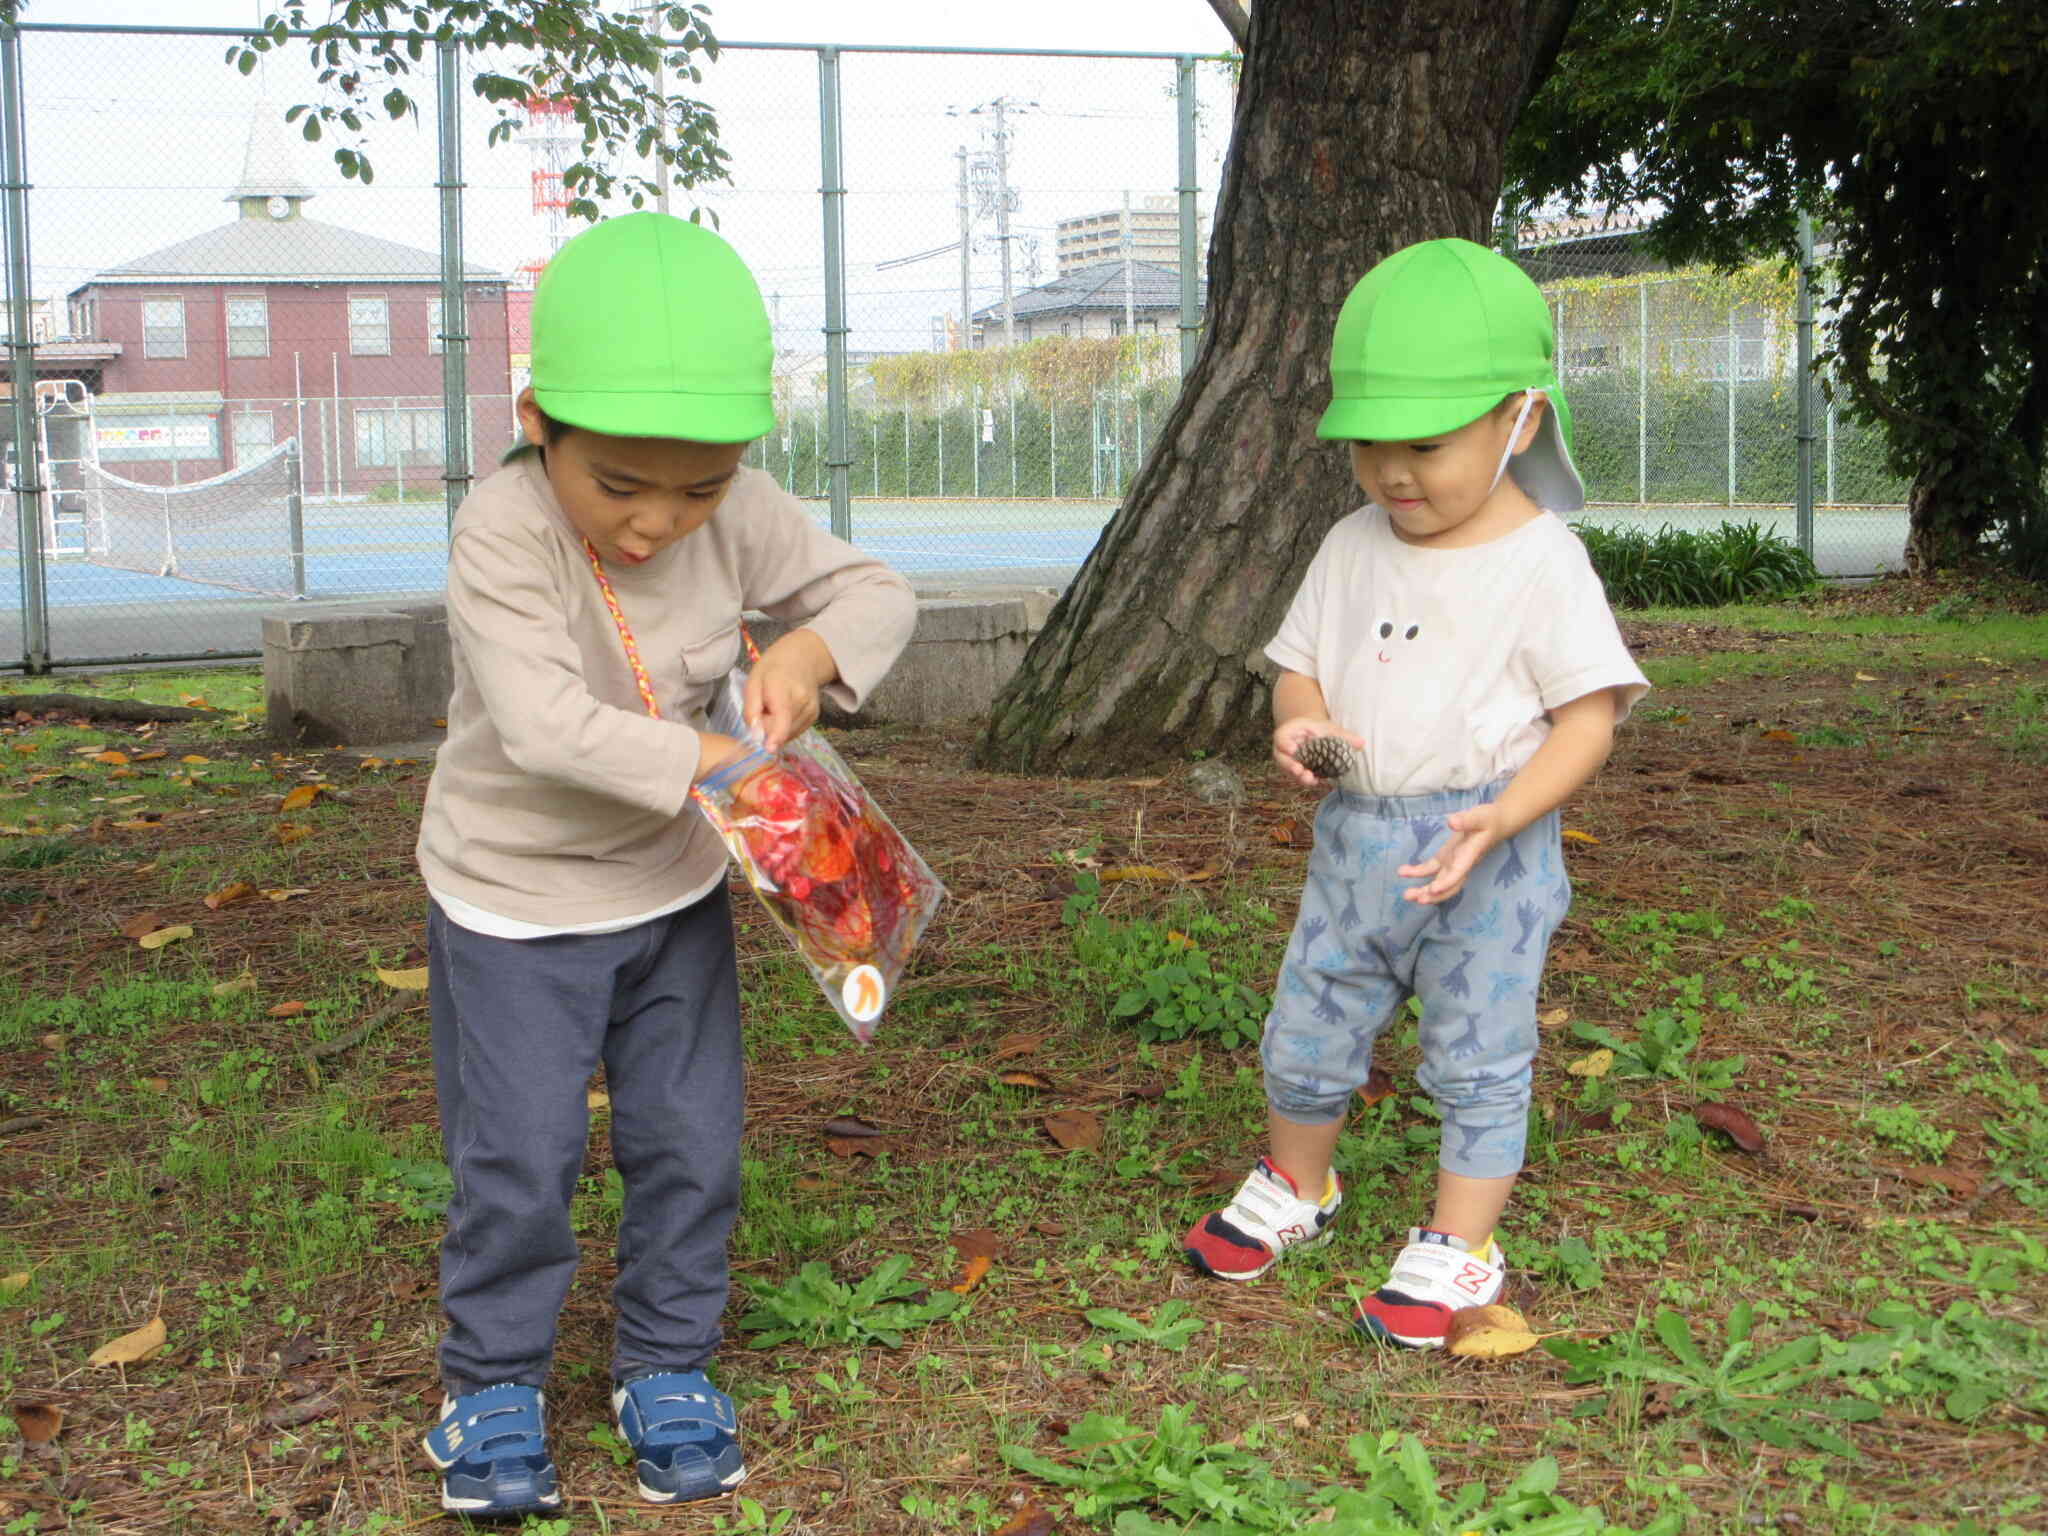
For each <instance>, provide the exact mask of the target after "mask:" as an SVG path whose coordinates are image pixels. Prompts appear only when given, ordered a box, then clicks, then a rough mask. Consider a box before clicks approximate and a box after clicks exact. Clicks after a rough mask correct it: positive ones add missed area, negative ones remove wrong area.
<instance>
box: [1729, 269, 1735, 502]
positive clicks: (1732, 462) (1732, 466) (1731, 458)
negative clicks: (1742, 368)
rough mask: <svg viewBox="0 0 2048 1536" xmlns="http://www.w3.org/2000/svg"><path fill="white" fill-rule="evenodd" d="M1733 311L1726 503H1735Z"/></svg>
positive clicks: (1732, 315)
mask: <svg viewBox="0 0 2048 1536" xmlns="http://www.w3.org/2000/svg"><path fill="white" fill-rule="evenodd" d="M1735 373H1736V368H1735V311H1734V310H1733V309H1730V310H1729V311H1728V505H1729V506H1731V507H1732V506H1734V505H1735Z"/></svg>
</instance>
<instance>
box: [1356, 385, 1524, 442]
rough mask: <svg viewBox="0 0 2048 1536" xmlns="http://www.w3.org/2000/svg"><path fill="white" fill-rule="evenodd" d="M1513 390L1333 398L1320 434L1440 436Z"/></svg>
mask: <svg viewBox="0 0 2048 1536" xmlns="http://www.w3.org/2000/svg"><path fill="white" fill-rule="evenodd" d="M1512 393H1513V391H1512V390H1495V391H1493V392H1491V393H1489V394H1484V395H1452V396H1448V397H1446V398H1443V399H1422V400H1417V399H1408V400H1360V399H1355V398H1354V399H1342V400H1332V401H1331V402H1330V405H1329V408H1328V409H1327V410H1325V411H1324V412H1323V419H1322V420H1321V421H1319V422H1317V423H1316V436H1317V437H1322V438H1330V439H1333V440H1343V441H1348V442H1356V443H1407V442H1413V441H1414V440H1415V439H1416V438H1418V437H1440V436H1442V435H1443V434H1444V433H1446V432H1455V431H1457V430H1458V428H1460V427H1462V426H1465V425H1467V424H1468V423H1470V422H1474V421H1477V420H1478V419H1479V418H1480V417H1482V416H1484V415H1485V414H1486V413H1487V412H1488V411H1490V410H1492V409H1493V408H1494V407H1495V406H1496V405H1499V404H1500V403H1501V401H1502V400H1503V399H1505V398H1506V397H1507V396H1508V395H1510V394H1512Z"/></svg>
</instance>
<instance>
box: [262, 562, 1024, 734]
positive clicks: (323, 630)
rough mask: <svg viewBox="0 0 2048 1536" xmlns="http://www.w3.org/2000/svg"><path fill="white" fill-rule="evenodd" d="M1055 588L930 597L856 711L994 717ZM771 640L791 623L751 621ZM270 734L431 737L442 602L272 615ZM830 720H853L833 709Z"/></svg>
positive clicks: (443, 628)
mask: <svg viewBox="0 0 2048 1536" xmlns="http://www.w3.org/2000/svg"><path fill="white" fill-rule="evenodd" d="M1053 601H1054V599H1053V594H1051V593H1049V592H1040V591H1035V590H1034V591H1022V592H1005V593H1001V594H999V595H975V596H960V597H951V596H949V597H925V598H921V599H920V600H919V602H918V609H917V628H916V630H915V631H914V632H913V634H912V636H911V640H910V644H909V645H908V646H907V647H906V648H905V650H904V652H903V656H902V659H901V660H899V661H898V662H897V663H896V667H895V670H894V671H892V672H891V673H890V674H889V676H888V679H887V680H886V681H885V682H884V683H883V684H882V686H881V687H880V688H878V689H876V690H875V694H874V697H873V698H871V699H869V700H868V702H867V704H866V706H865V707H864V708H863V709H862V710H861V711H860V713H859V715H858V716H857V717H852V718H857V719H858V720H860V721H861V722H862V723H876V722H890V723H895V724H904V725H931V724H935V723H937V722H939V721H942V720H961V719H970V718H974V717H977V716H981V715H985V714H987V713H988V708H989V706H990V704H992V703H993V702H994V701H995V696H996V692H997V690H999V689H1000V688H1001V687H1002V686H1003V684H1004V683H1006V682H1008V681H1009V679H1010V676H1011V674H1012V673H1014V672H1015V671H1016V670H1017V664H1018V663H1019V662H1020V661H1022V660H1023V657H1024V651H1025V648H1026V647H1028V646H1029V645H1030V644H1031V639H1032V637H1033V636H1034V635H1036V634H1037V633H1038V631H1039V630H1040V629H1041V628H1042V627H1043V626H1044V624H1045V619H1046V615H1047V614H1048V613H1050V612H1051V611H1052V605H1053ZM747 627H748V628H749V629H750V630H751V631H752V632H753V635H754V639H755V642H756V643H757V644H759V645H761V646H763V647H764V648H765V647H766V646H768V645H771V644H773V643H774V642H775V640H776V639H778V638H779V637H780V636H781V635H782V634H783V633H784V632H785V631H786V630H787V629H788V628H789V626H788V625H786V624H783V623H780V622H778V621H777V620H774V619H770V618H767V617H765V616H763V615H760V614H755V615H752V616H750V617H749V618H748V621H747ZM263 682H264V692H265V694H266V695H267V696H268V700H269V735H270V738H271V739H272V740H273V741H277V742H279V743H286V744H290V745H294V746H344V745H351V744H353V745H359V746H360V745H368V744H371V743H377V742H392V741H415V740H418V739H419V738H421V737H424V736H428V735H431V734H432V732H433V729H434V725H433V722H434V721H435V720H437V719H440V718H443V717H445V716H446V715H447V713H448V695H449V692H450V690H451V688H452V686H453V673H452V669H451V659H450V654H449V646H448V615H447V610H446V608H445V606H444V605H443V604H441V603H438V602H433V603H414V604H371V603H336V604H313V603H309V604H305V605H302V606H300V607H296V608H293V609H291V610H289V611H288V612H283V613H272V614H266V615H264V618H263ZM826 719H827V721H828V722H829V723H831V724H847V723H849V717H847V716H845V715H843V714H841V713H840V712H838V711H833V710H828V711H827V712H826Z"/></svg>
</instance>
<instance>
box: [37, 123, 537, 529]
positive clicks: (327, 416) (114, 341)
mask: <svg viewBox="0 0 2048 1536" xmlns="http://www.w3.org/2000/svg"><path fill="white" fill-rule="evenodd" d="M313 195H314V193H313V189H312V188H311V187H309V186H307V185H306V184H305V183H304V182H302V181H301V180H299V179H298V177H297V176H296V174H295V173H294V172H293V169H292V166H291V159H290V147H289V142H288V140H287V138H286V136H285V130H284V125H283V123H282V120H281V118H280V117H279V115H278V113H277V110H276V109H275V108H274V107H270V106H264V107H259V108H258V109H257V114H256V119H255V121H254V123H253V124H252V127H251V131H250V138H249V148H248V154H247V159H246V161H245V163H244V166H243V170H242V178H241V181H240V183H239V184H238V185H237V186H236V187H235V189H234V190H233V191H232V192H230V193H229V194H228V196H227V201H228V202H230V203H232V204H234V205H235V208H236V210H237V214H238V217H236V218H235V219H234V220H233V221H232V222H231V223H227V224H223V225H221V226H220V227H219V228H217V229H211V230H208V231H207V232H206V233H204V234H201V235H195V236H193V237H192V238H191V239H189V240H183V241H180V242H179V243H177V244H176V245H170V246H166V247H164V248H163V249H162V250H158V251H152V252H150V253H149V254H148V255H146V256H139V257H136V258H135V259H134V260H132V261H125V262H122V263H120V264H119V265H117V266H113V267H109V268H107V269H106V270H105V271H102V272H100V273H98V274H96V275H95V276H94V277H92V278H90V279H89V280H87V281H86V282H85V283H82V284H81V285H79V286H78V287H77V288H75V289H73V290H72V292H71V293H70V295H69V305H70V312H71V313H70V321H71V324H70V330H71V334H72V335H73V336H74V337H84V338H92V339H93V340H94V341H96V342H99V343H101V344H102V345H103V348H104V350H105V351H106V353H107V354H108V355H107V356H106V360H105V361H104V362H103V363H101V364H100V367H99V378H98V381H97V384H98V388H97V390H96V394H95V399H94V414H95V419H96V424H97V431H96V435H97V438H98V446H99V455H100V460H101V462H102V463H103V464H104V465H105V466H106V468H107V469H109V470H111V471H112V472H113V473H115V474H118V475H121V476H124V477H126V478H128V479H131V480H142V481H148V482H151V483H161V482H170V481H177V482H184V481H191V480H199V479H204V478H207V477H208V476H212V475H217V474H221V473H223V472H224V471H226V470H229V469H232V468H234V467H235V466H236V465H238V464H241V463H246V462H248V461H250V460H252V459H256V458H260V457H261V456H262V455H263V454H265V453H266V452H268V451H269V450H270V449H271V447H272V446H274V445H275V444H277V443H280V442H283V441H284V440H285V439H286V438H287V437H294V436H295V437H297V438H298V439H299V441H300V444H301V451H302V453H303V455H304V463H305V485H306V489H307V492H308V494H310V495H315V496H317V495H322V494H351V493H353V494H361V493H365V492H369V491H373V490H378V489H380V488H386V487H390V486H392V485H394V484H398V485H403V486H405V487H406V488H407V491H408V492H409V493H410V494H417V495H421V496H429V495H432V494H434V493H435V492H436V491H437V489H438V485H437V482H438V479H439V476H440V475H441V473H442V469H443V464H442V454H443V422H442V413H441V412H442V404H441V402H442V387H441V369H442V342H441V337H440V333H441V330H442V324H441V260H440V256H439V255H438V254H437V253H436V252H433V251H428V250H420V249H417V248H415V247H413V246H408V245H401V244H399V243H398V242H396V241H392V240H386V239H382V238H380V237H378V236H374V235H366V234H362V233H360V232H358V231H356V230H352V229H344V228H342V227H340V226H339V225H335V224H326V223H322V222H320V221H319V220H316V219H310V218H307V217H306V216H305V212H304V205H305V204H306V202H307V201H308V200H309V199H310V198H312V197H313ZM465 288H466V291H467V294H468V302H467V305H466V308H467V310H468V316H467V319H468V324H467V330H468V334H469V367H468V375H469V390H470V395H471V399H472V407H471V415H470V438H471V442H472V444H474V445H475V456H476V458H477V459H478V460H479V461H480V462H489V461H490V458H491V456H492V454H493V450H494V448H495V447H496V445H498V444H500V443H503V442H505V441H507V440H508V439H509V437H510V433H511V430H512V416H511V404H510V394H511V378H510V357H509V349H508V338H507V319H506V306H505V291H506V280H505V278H504V277H503V276H501V275H499V274H496V273H492V272H488V271H484V270H482V269H479V268H471V269H469V272H468V274H467V276H466V278H465Z"/></svg>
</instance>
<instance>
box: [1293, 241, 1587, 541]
mask: <svg viewBox="0 0 2048 1536" xmlns="http://www.w3.org/2000/svg"><path fill="white" fill-rule="evenodd" d="M1553 346H1554V341H1553V335H1552V331H1551V325H1550V305H1549V303H1548V301H1546V300H1545V299H1544V297H1543V293H1542V291H1541V290H1540V289H1538V288H1537V286H1536V284H1535V283H1534V282H1533V281H1532V280H1531V279H1530V277H1529V275H1528V274H1527V273H1526V272H1524V271H1523V270H1522V269H1521V268H1520V267H1518V266H1516V265H1515V264H1514V263H1513V262H1512V261H1509V260H1508V259H1507V258H1506V257H1505V256H1502V255H1499V254H1498V253H1496V252H1494V251H1489V250H1488V249H1486V247H1485V246H1483V245H1475V244H1473V243H1472V242H1471V241H1470V240H1424V241H1422V242H1420V243H1419V244H1416V245H1410V246H1406V247H1404V248H1402V249H1401V250H1398V251H1396V252H1394V254H1393V255H1391V256H1389V257H1387V258H1386V259H1385V260H1384V261H1382V262H1380V263H1379V265H1377V266H1375V267H1374V268H1373V269H1372V270H1371V271H1370V272H1368V273H1366V274H1365V276H1364V277H1361V278H1360V279H1359V280H1358V282H1357V284H1356V286H1354V287H1353V288H1352V290H1351V293H1350V295H1349V296H1348V297H1347V298H1346V299H1345V300H1344V308H1343V309H1342V310H1341V311H1340V312H1339V313H1338V315H1337V329H1336V333H1335V335H1334V336H1333V337H1332V338H1331V341H1330V405H1329V408H1328V409H1327V410H1325V411H1324V412H1323V416H1322V420H1321V421H1319V422H1318V423H1317V424H1316V436H1318V437H1322V438H1337V439H1347V440H1351V441H1361V442H1408V441H1412V440H1413V439H1415V438H1419V437H1436V436H1438V435H1440V434H1442V433H1445V432H1451V431H1455V430H1456V429H1457V428H1459V427H1462V426H1464V425H1465V424H1466V423H1468V422H1472V421H1476V420H1478V419H1479V418H1480V417H1481V416H1484V415H1485V414H1486V413H1487V412H1488V411H1490V410H1492V409H1493V408H1494V407H1495V406H1497V405H1499V404H1500V402H1501V401H1502V400H1503V399H1505V398H1506V397H1507V396H1509V395H1511V394H1514V393H1516V392H1517V391H1519V390H1541V391H1542V392H1543V394H1544V396H1545V398H1546V399H1547V400H1548V401H1549V403H1550V409H1549V410H1548V411H1546V412H1545V413H1544V417H1543V425H1542V428H1541V430H1540V431H1539V432H1538V433H1537V437H1536V440H1535V441H1534V442H1533V443H1531V444H1530V445H1529V448H1528V450H1527V451H1526V452H1524V453H1521V454H1519V455H1517V456H1516V458H1515V460H1514V463H1513V465H1512V466H1511V470H1510V472H1511V473H1512V474H1513V475H1514V477H1515V479H1516V481H1517V482H1519V483H1520V484H1521V486H1522V488H1523V490H1525V491H1527V492H1528V493H1529V495H1530V497H1531V498H1532V499H1533V500H1535V501H1536V503H1537V504H1538V505H1539V506H1544V507H1549V508H1551V509H1552V510H1555V511H1561V512H1575V511H1577V510H1579V509H1580V508H1581V507H1583V506H1585V504H1586V492H1585V487H1584V485H1583V484H1582V483H1581V481H1580V479H1579V473H1578V470H1577V469H1576V468H1575V467H1574V466H1573V464H1572V457H1571V448H1570V443H1571V413H1570V411H1569V409H1568V408H1567V407H1566V405H1565V402H1564V394H1563V392H1562V391H1561V390H1560V389H1559V388H1558V384H1557V370H1556V368H1555V366H1554V364H1553V362H1552V357H1551V354H1552V350H1553Z"/></svg>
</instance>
